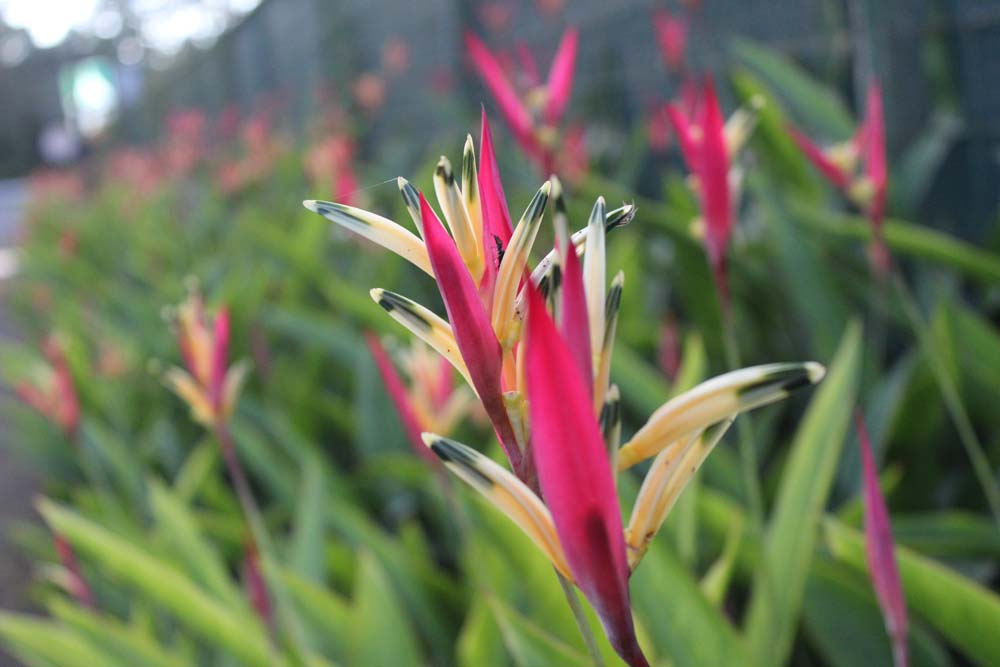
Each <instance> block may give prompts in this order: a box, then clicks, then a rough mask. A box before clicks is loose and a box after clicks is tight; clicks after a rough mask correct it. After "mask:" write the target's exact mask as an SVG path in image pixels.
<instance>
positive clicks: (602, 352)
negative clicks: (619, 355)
mask: <svg viewBox="0 0 1000 667" xmlns="http://www.w3.org/2000/svg"><path fill="white" fill-rule="evenodd" d="M624 285H625V274H624V273H622V272H621V271H619V272H618V273H617V274H616V275H615V277H614V280H612V281H611V289H609V290H608V295H607V298H606V299H605V300H604V335H603V337H602V341H601V348H600V349H599V350H598V351H597V354H595V355H594V361H595V363H594V397H595V406H594V408H595V410H600V402H598V401H597V400H596V399H597V398H598V397H601V401H603V397H604V394H605V392H607V390H608V383H609V382H610V381H611V353H612V351H613V350H614V347H615V333H616V332H617V330H618V310H619V308H620V307H621V303H622V289H623V288H624Z"/></svg>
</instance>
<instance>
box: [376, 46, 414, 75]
mask: <svg viewBox="0 0 1000 667" xmlns="http://www.w3.org/2000/svg"><path fill="white" fill-rule="evenodd" d="M382 68H383V69H384V70H385V71H386V73H388V74H391V75H393V76H399V75H401V74H405V73H406V70H408V69H409V68H410V47H409V45H408V44H407V43H406V40H404V39H403V38H402V37H399V36H393V37H390V38H389V39H387V40H386V41H385V44H383V45H382Z"/></svg>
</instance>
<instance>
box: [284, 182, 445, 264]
mask: <svg viewBox="0 0 1000 667" xmlns="http://www.w3.org/2000/svg"><path fill="white" fill-rule="evenodd" d="M302 205H303V206H305V207H306V208H307V209H309V210H310V211H313V212H315V213H319V214H320V215H322V216H323V217H324V218H326V219H327V220H329V221H331V222H335V223H337V224H338V225H340V226H341V227H344V228H345V229H349V230H351V231H352V232H354V233H355V234H358V235H359V236H363V237H365V238H366V239H368V240H369V241H373V242H374V243H377V244H378V245H380V246H382V247H383V248H386V249H387V250H391V251H392V252H394V253H396V254H397V255H399V256H400V257H402V258H403V259H405V260H407V261H409V262H411V263H413V265H414V266H416V267H417V268H419V269H420V270H421V271H423V272H424V273H426V274H427V275H429V276H432V277H433V276H434V270H433V269H432V268H431V260H430V257H428V255H427V248H426V247H425V246H424V242H423V241H421V240H420V239H419V238H418V237H417V236H416V235H415V234H413V232H410V231H408V230H406V229H404V228H403V227H401V226H400V225H399V224H397V223H395V222H393V221H392V220H389V219H388V218H383V217H382V216H380V215H376V214H374V213H369V212H368V211H363V210H361V209H359V208H354V207H353V206H347V205H345V204H337V203H335V202H326V201H316V200H312V199H310V200H307V201H304V202H302Z"/></svg>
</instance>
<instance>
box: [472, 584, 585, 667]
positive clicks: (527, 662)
mask: <svg viewBox="0 0 1000 667" xmlns="http://www.w3.org/2000/svg"><path fill="white" fill-rule="evenodd" d="M487 604H488V605H489V607H490V609H491V610H492V611H493V618H494V619H495V621H496V624H497V626H498V627H499V629H500V634H501V635H503V637H504V643H505V644H506V646H507V649H508V650H509V651H510V654H511V657H512V659H513V662H514V664H516V665H519V667H549V666H550V665H551V666H552V667H589V666H590V665H592V664H593V662H592V661H591V660H590V659H589V658H588V657H587V656H585V655H583V654H581V653H579V652H578V651H576V650H575V649H574V648H573V647H572V646H569V645H568V644H565V643H564V642H562V641H560V640H559V639H557V638H556V637H553V636H552V635H551V634H550V633H549V632H547V631H546V630H545V629H543V628H541V627H539V626H538V625H536V624H534V623H532V622H531V621H530V620H528V619H527V618H525V617H524V616H522V615H521V614H518V613H517V612H516V611H514V610H513V609H511V608H510V607H508V606H507V605H505V604H503V603H502V602H500V601H499V600H497V599H496V598H493V597H489V598H488V599H487Z"/></svg>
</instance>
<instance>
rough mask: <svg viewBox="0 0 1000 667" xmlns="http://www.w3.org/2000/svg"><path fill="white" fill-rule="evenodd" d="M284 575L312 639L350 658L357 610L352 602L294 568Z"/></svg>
mask: <svg viewBox="0 0 1000 667" xmlns="http://www.w3.org/2000/svg"><path fill="white" fill-rule="evenodd" d="M281 577H282V581H283V582H284V584H285V588H286V589H287V590H288V594H289V595H290V596H291V598H292V601H293V603H294V604H295V607H296V608H297V609H298V610H299V612H300V613H301V616H302V618H303V620H304V621H305V624H306V627H307V630H308V632H309V636H310V640H311V643H312V644H313V645H314V646H320V647H322V648H323V649H324V650H325V651H326V652H328V653H330V654H331V655H333V657H334V658H336V659H337V660H347V659H348V657H349V654H350V650H351V642H352V641H353V640H352V639H351V634H352V632H353V627H354V611H353V610H352V608H351V605H350V603H349V602H348V601H347V600H346V599H344V598H343V597H341V596H340V595H338V594H337V593H335V592H333V591H331V590H328V589H327V588H324V587H322V586H318V585H317V584H316V583H315V582H313V581H310V580H309V579H306V578H305V577H303V576H301V575H299V574H297V573H295V572H291V571H289V570H284V571H282V573H281Z"/></svg>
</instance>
